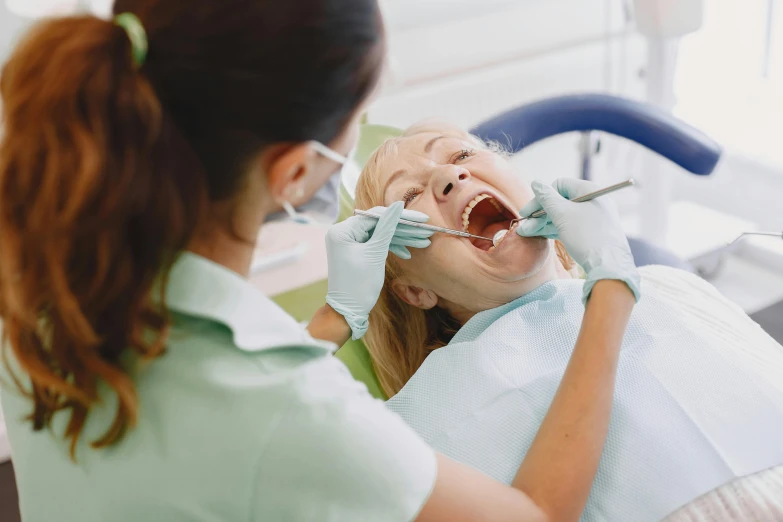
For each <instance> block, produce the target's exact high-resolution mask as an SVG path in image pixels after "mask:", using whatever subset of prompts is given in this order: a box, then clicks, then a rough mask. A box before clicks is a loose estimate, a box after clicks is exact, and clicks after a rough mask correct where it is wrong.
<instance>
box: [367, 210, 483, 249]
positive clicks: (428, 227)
mask: <svg viewBox="0 0 783 522" xmlns="http://www.w3.org/2000/svg"><path fill="white" fill-rule="evenodd" d="M353 214H354V215H355V216H364V217H369V218H373V219H380V218H381V216H380V214H373V213H372V212H368V211H366V210H354V211H353ZM397 222H398V223H401V224H403V225H410V226H412V227H416V228H423V229H426V230H432V231H433V232H443V233H444V234H451V235H452V236H459V237H472V238H474V239H483V240H484V241H492V240H491V239H490V238H488V237H483V236H474V235H473V234H468V233H467V232H462V231H461V230H453V229H451V228H446V227H437V226H435V225H427V224H426V223H419V222H417V221H409V220H407V219H398V220H397Z"/></svg>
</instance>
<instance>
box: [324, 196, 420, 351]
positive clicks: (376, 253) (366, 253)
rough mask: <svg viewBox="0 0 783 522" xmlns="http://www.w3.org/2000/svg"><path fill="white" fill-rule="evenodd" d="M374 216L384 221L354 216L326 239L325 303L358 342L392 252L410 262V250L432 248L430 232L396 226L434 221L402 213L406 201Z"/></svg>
mask: <svg viewBox="0 0 783 522" xmlns="http://www.w3.org/2000/svg"><path fill="white" fill-rule="evenodd" d="M372 210H373V211H374V212H376V213H378V214H383V216H382V217H381V218H380V219H378V220H376V219H373V218H367V217H362V216H353V217H350V218H348V219H346V220H345V221H342V222H340V223H337V224H335V225H332V226H331V227H330V228H329V231H328V232H327V233H326V256H327V260H328V266H329V290H328V292H327V294H326V302H327V303H328V304H329V306H331V307H332V308H334V310H335V311H337V312H338V313H339V314H340V315H342V316H343V317H345V320H346V322H347V323H348V325H349V326H350V327H351V333H352V336H353V338H354V339H359V338H361V337H362V336H363V335H364V333H365V332H366V331H367V326H368V319H367V318H368V317H369V315H370V310H372V308H373V307H374V306H375V303H376V302H377V301H378V297H379V296H380V295H381V289H382V288H383V279H384V275H385V273H386V258H387V256H388V254H389V251H390V249H391V248H392V246H394V249H395V250H396V252H395V253H396V254H397V255H398V256H400V257H404V258H408V257H410V252H408V249H407V248H406V247H417V248H424V247H427V246H429V244H430V241H429V239H427V237H429V236H428V235H427V234H429V235H430V236H431V235H432V232H431V231H422V230H421V229H417V228H414V227H411V226H405V225H399V224H398V223H397V220H398V219H400V217H402V218H403V219H410V220H415V221H426V220H427V219H429V218H428V217H427V216H426V215H425V214H422V213H421V212H415V211H412V210H403V203H402V202H401V201H398V202H397V203H394V204H393V205H391V206H390V207H388V208H384V207H375V208H374V209H372ZM402 227H405V228H402ZM398 228H399V229H401V231H400V233H399V236H398V235H397V233H396V231H397V230H398ZM408 229H412V230H408ZM414 230H415V231H416V232H415V233H414V232H413V231H414Z"/></svg>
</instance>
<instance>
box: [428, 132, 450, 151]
mask: <svg viewBox="0 0 783 522" xmlns="http://www.w3.org/2000/svg"><path fill="white" fill-rule="evenodd" d="M445 137H446V136H445V135H440V136H435V137H434V138H432V139H431V140H430V141H428V142H427V144H426V145H425V146H424V152H429V151H431V150H432V146H433V145H434V144H435V142H436V141H438V140H439V139H441V138H445Z"/></svg>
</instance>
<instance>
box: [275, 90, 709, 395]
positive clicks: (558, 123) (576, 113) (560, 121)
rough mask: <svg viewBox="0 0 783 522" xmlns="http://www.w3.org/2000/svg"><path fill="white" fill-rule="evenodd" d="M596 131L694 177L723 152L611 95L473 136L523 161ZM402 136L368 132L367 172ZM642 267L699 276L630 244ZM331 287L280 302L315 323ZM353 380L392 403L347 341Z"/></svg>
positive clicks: (364, 145) (488, 125)
mask: <svg viewBox="0 0 783 522" xmlns="http://www.w3.org/2000/svg"><path fill="white" fill-rule="evenodd" d="M595 131H601V132H607V133H610V134H614V135H617V136H621V137H623V138H626V139H629V140H631V141H634V142H636V143H638V144H640V145H642V146H644V147H647V148H648V149H650V150H652V151H654V152H656V153H658V154H660V155H661V156H663V157H665V158H668V159H669V160H671V161H672V162H674V163H676V164H677V165H679V166H681V167H682V168H684V169H685V170H686V171H688V172H691V173H693V174H695V175H701V176H704V175H708V174H710V173H711V172H712V171H713V169H714V168H715V166H716V165H717V163H718V160H719V159H720V156H721V153H722V149H721V147H720V146H719V145H718V144H717V143H716V142H715V141H713V140H712V139H710V138H709V137H708V136H706V135H705V134H704V133H702V132H700V131H698V130H697V129H695V128H693V127H691V126H690V125H688V124H686V123H684V122H682V121H680V120H678V119H676V118H674V117H673V116H671V115H670V114H667V113H665V112H664V111H662V110H660V109H657V108H655V107H653V106H651V105H649V104H645V103H641V102H636V101H632V100H628V99H624V98H619V97H616V96H609V95H604V94H585V95H571V96H561V97H556V98H548V99H545V100H542V101H538V102H533V103H529V104H525V105H522V106H520V107H517V108H515V109H512V110H509V111H507V112H505V113H503V114H501V115H499V116H496V117H494V118H491V119H489V120H487V121H486V122H484V123H482V124H480V125H478V126H476V127H474V128H473V129H471V131H470V132H471V133H473V134H475V135H476V136H479V137H480V138H483V139H485V140H491V141H496V142H498V143H500V144H501V145H503V146H504V147H506V149H507V150H508V151H509V152H510V153H512V154H517V153H520V152H521V151H523V150H524V149H525V147H528V146H530V145H532V144H533V143H536V142H538V141H541V140H543V139H546V138H549V137H551V136H556V135H558V134H563V133H566V132H581V133H583V139H586V141H588V142H590V141H591V140H590V134H591V133H593V132H595ZM401 132H402V131H401V130H400V129H397V128H394V127H388V126H383V125H363V126H362V129H361V135H360V139H359V144H358V146H357V150H356V154H355V155H354V161H355V163H356V166H357V167H358V168H359V169H361V168H362V167H363V166H364V164H365V163H366V162H367V160H368V159H369V157H370V155H371V154H372V152H373V151H374V150H375V149H376V148H378V146H380V144H381V143H383V142H384V141H385V140H386V139H388V138H391V137H395V136H399V135H400V134H401ZM590 157H591V151H589V150H583V156H582V166H583V168H582V173H581V175H582V177H583V178H585V179H589V177H590ZM355 178H356V176H354V177H353V179H347V178H346V179H344V180H343V184H342V186H341V189H340V211H339V214H338V221H339V220H342V219H345V218H347V217H348V216H350V215H351V213H352V211H353V189H354V187H355V182H356V179H355ZM629 243H630V245H631V250H632V252H633V255H634V260H635V261H636V264H637V265H638V266H643V265H649V264H662V265H668V266H674V267H677V268H682V269H685V270H691V271H692V270H693V269H692V267H691V266H690V265H689V264H688V263H687V262H686V261H685V260H682V259H679V258H678V257H677V256H675V255H674V254H672V253H671V252H668V251H666V250H664V249H661V248H658V247H656V246H654V245H651V244H648V243H646V242H644V241H641V240H637V239H633V238H629ZM325 295H326V282H321V283H315V284H313V285H309V286H307V287H305V288H301V289H296V290H293V291H290V292H286V293H284V294H281V295H278V296H275V297H273V299H274V300H275V301H276V302H277V303H278V304H279V305H280V306H281V307H282V308H284V309H285V310H286V311H288V312H289V313H290V314H292V315H293V316H294V317H295V318H296V319H297V320H300V321H304V320H308V319H309V318H310V317H312V315H313V313H314V312H315V310H316V309H317V308H318V307H319V306H320V305H321V304H322V303H323V302H324V297H325ZM336 356H337V357H338V358H339V359H341V360H342V361H343V362H344V363H345V364H346V366H347V367H348V369H349V370H350V371H351V373H352V375H353V376H354V378H356V379H357V380H359V381H361V382H363V383H365V384H366V385H367V388H368V390H369V391H370V393H371V394H373V395H374V396H375V397H378V398H381V399H385V398H386V397H385V396H384V394H383V392H382V390H381V388H380V385H379V384H378V379H377V377H376V375H375V372H374V370H373V367H372V361H371V359H370V355H369V353H368V351H367V348H366V346H365V345H364V343H363V342H362V341H353V340H350V341H348V342H347V343H346V344H345V345H343V346H342V347H341V348H340V349H339V350H338V351H337V353H336Z"/></svg>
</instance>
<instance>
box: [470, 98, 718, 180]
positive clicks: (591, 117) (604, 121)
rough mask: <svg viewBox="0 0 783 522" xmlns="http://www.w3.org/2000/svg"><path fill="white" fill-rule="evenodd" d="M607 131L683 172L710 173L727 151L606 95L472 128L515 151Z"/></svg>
mask: <svg viewBox="0 0 783 522" xmlns="http://www.w3.org/2000/svg"><path fill="white" fill-rule="evenodd" d="M591 130H597V131H603V132H609V133H611V134H615V135H617V136H622V137H623V138H627V139H629V140H632V141H635V142H636V143H639V144H640V145H643V146H645V147H647V148H648V149H650V150H652V151H655V152H657V153H658V154H660V155H661V156H664V157H665V158H668V159H670V160H671V161H673V162H674V163H676V164H678V165H680V166H681V167H682V168H684V169H686V170H688V171H690V172H692V173H694V174H700V175H707V174H710V173H711V172H712V171H713V169H714V168H715V165H717V163H718V160H719V159H720V156H721V153H722V152H723V151H722V148H721V146H720V145H718V143H716V142H715V140H713V139H712V138H710V137H709V136H707V135H706V134H704V133H703V132H701V131H699V130H697V129H695V128H694V127H691V126H690V125H688V124H687V123H685V122H683V121H681V120H678V119H677V118H675V117H673V116H672V115H671V114H669V113H667V112H664V111H663V110H661V109H659V108H657V107H655V106H653V105H650V104H648V103H641V102H637V101H633V100H629V99H626V98H620V97H617V96H610V95H607V94H579V95H569V96H560V97H556V98H548V99H545V100H541V101H537V102H533V103H529V104H526V105H522V106H520V107H517V108H516V109H511V110H510V111H507V112H505V113H503V114H501V115H499V116H496V117H494V118H492V119H490V120H488V121H486V122H484V123H481V124H479V125H478V126H476V127H475V128H474V129H472V130H471V132H472V133H473V134H475V135H476V136H478V137H480V138H482V139H485V140H490V141H497V142H499V143H501V144H502V145H506V146H509V147H510V149H511V152H512V153H516V152H519V151H520V150H522V149H523V148H525V147H527V146H529V145H532V144H533V143H535V142H537V141H540V140H543V139H545V138H549V137H550V136H555V135H557V134H562V133H564V132H572V131H591Z"/></svg>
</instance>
